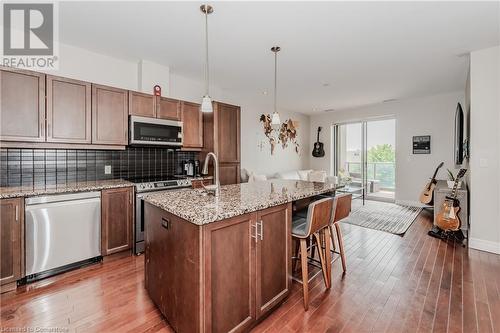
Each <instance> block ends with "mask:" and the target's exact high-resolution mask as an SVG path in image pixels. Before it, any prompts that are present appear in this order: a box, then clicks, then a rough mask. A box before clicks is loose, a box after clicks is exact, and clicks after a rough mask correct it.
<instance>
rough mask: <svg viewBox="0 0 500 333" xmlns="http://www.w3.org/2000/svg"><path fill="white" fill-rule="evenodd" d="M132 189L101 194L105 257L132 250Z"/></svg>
mask: <svg viewBox="0 0 500 333" xmlns="http://www.w3.org/2000/svg"><path fill="white" fill-rule="evenodd" d="M133 196H134V190H133V188H132V187H125V188H116V189H109V190H102V192H101V254H102V255H103V256H105V255H108V254H112V253H116V252H120V251H124V250H128V249H130V248H132V228H133V212H134V205H133V202H134V200H133Z"/></svg>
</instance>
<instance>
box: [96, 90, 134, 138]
mask: <svg viewBox="0 0 500 333" xmlns="http://www.w3.org/2000/svg"><path fill="white" fill-rule="evenodd" d="M127 95H128V94H127V91H126V90H123V89H118V88H112V87H106V86H99V85H92V143H95V144H103V145H107V144H108V145H121V146H125V145H127V144H128V96H127Z"/></svg>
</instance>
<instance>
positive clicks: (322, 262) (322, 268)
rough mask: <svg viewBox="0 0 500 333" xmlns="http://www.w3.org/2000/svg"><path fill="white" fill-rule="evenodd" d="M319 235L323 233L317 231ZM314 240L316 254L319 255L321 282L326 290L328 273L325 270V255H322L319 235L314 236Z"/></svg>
mask: <svg viewBox="0 0 500 333" xmlns="http://www.w3.org/2000/svg"><path fill="white" fill-rule="evenodd" d="M319 232H320V233H323V231H322V230H321V231H319ZM314 238H315V239H316V243H317V244H318V253H319V260H320V262H321V271H322V272H323V280H324V281H325V287H326V288H327V289H328V288H329V285H328V271H327V270H326V263H325V254H324V253H323V252H324V250H323V244H322V243H323V242H322V241H321V240H320V235H319V234H318V233H315V234H314Z"/></svg>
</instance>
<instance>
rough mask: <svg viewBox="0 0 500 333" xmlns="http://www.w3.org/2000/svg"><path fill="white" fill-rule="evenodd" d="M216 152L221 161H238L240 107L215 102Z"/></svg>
mask: <svg viewBox="0 0 500 333" xmlns="http://www.w3.org/2000/svg"><path fill="white" fill-rule="evenodd" d="M215 106H216V110H215V117H216V121H215V126H216V133H217V148H216V149H217V153H218V157H219V162H221V163H239V162H240V107H239V106H234V105H229V104H223V103H218V102H217V103H215Z"/></svg>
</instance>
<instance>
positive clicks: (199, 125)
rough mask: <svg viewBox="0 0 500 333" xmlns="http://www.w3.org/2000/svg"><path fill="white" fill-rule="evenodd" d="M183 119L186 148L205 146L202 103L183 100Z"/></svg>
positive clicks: (195, 148) (197, 148)
mask: <svg viewBox="0 0 500 333" xmlns="http://www.w3.org/2000/svg"><path fill="white" fill-rule="evenodd" d="M181 119H182V126H183V127H182V130H183V136H184V138H183V139H184V140H183V141H184V142H183V145H182V148H184V149H186V150H188V149H189V150H200V149H201V148H202V147H203V115H202V112H201V110H200V104H196V103H191V102H184V101H183V102H181Z"/></svg>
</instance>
